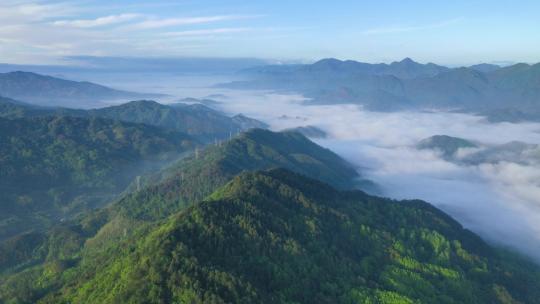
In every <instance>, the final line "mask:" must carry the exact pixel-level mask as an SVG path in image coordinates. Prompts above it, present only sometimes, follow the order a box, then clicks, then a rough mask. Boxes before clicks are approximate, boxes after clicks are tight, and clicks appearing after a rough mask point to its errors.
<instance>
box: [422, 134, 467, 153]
mask: <svg viewBox="0 0 540 304" xmlns="http://www.w3.org/2000/svg"><path fill="white" fill-rule="evenodd" d="M416 147H417V148H418V149H430V150H436V151H439V152H440V153H441V155H442V156H443V157H444V158H445V159H450V158H452V157H453V156H455V154H456V152H457V151H458V150H459V149H462V148H477V147H478V145H477V144H475V143H473V142H471V141H469V140H466V139H463V138H459V137H452V136H448V135H434V136H431V137H428V138H426V139H423V140H421V141H420V142H419V143H418V144H417V145H416Z"/></svg>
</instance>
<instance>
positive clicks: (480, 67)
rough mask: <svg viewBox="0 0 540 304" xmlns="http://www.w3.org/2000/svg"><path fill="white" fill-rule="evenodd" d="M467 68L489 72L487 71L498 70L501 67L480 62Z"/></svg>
mask: <svg viewBox="0 0 540 304" xmlns="http://www.w3.org/2000/svg"><path fill="white" fill-rule="evenodd" d="M469 68H470V69H473V70H475V71H478V72H482V73H489V72H493V71H495V70H498V69H500V68H501V67H500V66H498V65H496V64H489V63H480V64H475V65H471V66H470V67H469Z"/></svg>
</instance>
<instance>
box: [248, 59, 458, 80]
mask: <svg viewBox="0 0 540 304" xmlns="http://www.w3.org/2000/svg"><path fill="white" fill-rule="evenodd" d="M448 70H449V69H448V68H447V67H443V66H440V65H436V64H433V63H428V64H421V63H417V62H415V61H413V60H412V59H410V58H405V59H403V60H402V61H399V62H398V61H396V62H392V63H391V64H384V63H379V64H370V63H364V62H358V61H354V60H346V61H341V60H338V59H334V58H327V59H322V60H319V61H317V62H315V63H313V64H310V65H274V66H263V67H255V68H250V69H246V70H244V71H243V73H246V74H267V75H268V74H269V75H271V74H275V75H279V74H290V73H299V74H301V73H315V72H316V73H335V72H339V73H347V74H356V75H372V76H381V75H387V76H394V77H397V78H403V79H409V78H418V77H430V76H435V75H437V74H439V73H441V72H445V71H448Z"/></svg>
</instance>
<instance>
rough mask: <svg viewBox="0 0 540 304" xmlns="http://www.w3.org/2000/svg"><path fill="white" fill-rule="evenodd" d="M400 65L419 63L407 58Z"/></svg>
mask: <svg viewBox="0 0 540 304" xmlns="http://www.w3.org/2000/svg"><path fill="white" fill-rule="evenodd" d="M399 63H407V64H411V63H418V62H416V61H414V60H412V59H411V58H409V57H405V58H403V60H401V61H400V62H399Z"/></svg>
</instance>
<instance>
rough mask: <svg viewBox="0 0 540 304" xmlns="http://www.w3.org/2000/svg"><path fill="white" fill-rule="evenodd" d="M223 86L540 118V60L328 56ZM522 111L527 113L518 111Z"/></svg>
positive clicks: (373, 106) (391, 106)
mask: <svg viewBox="0 0 540 304" xmlns="http://www.w3.org/2000/svg"><path fill="white" fill-rule="evenodd" d="M240 75H242V76H243V77H244V78H245V80H243V81H236V82H232V83H228V84H223V85H222V86H225V87H229V88H240V89H272V90H278V91H288V92H297V93H302V94H304V95H305V96H306V97H308V98H311V102H312V103H323V104H339V103H354V104H360V105H363V106H364V107H366V108H367V109H370V110H377V111H396V110H411V109H415V110H425V109H429V110H452V111H465V112H470V113H478V114H484V115H487V116H490V115H491V114H490V113H497V115H498V116H497V118H496V119H497V120H499V121H501V120H502V121H504V120H506V118H505V115H504V113H506V112H509V113H514V114H513V115H512V116H510V117H509V119H513V120H516V119H518V120H521V119H528V116H527V115H525V114H529V116H531V117H532V118H538V117H540V116H539V114H540V64H535V65H528V64H523V63H521V64H515V65H511V66H507V67H499V66H495V65H485V64H484V65H476V66H471V67H460V68H447V67H443V66H439V65H435V64H432V63H428V64H420V63H417V62H414V61H413V60H411V59H409V58H406V59H404V60H402V61H400V62H394V63H391V64H368V63H362V62H356V61H350V60H349V61H340V60H337V59H323V60H320V61H318V62H316V63H313V64H303V65H272V66H265V67H256V68H252V69H246V70H243V71H242V72H241V73H240ZM516 113H521V114H522V115H519V114H516Z"/></svg>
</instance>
